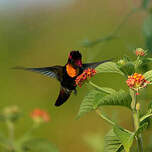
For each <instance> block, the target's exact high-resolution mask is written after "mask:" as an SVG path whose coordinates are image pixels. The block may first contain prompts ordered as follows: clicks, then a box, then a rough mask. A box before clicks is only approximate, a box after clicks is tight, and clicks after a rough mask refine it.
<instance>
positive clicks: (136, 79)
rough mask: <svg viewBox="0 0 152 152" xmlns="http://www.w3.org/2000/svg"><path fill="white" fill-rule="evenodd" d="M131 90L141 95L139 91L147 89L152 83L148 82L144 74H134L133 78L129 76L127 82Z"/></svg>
mask: <svg viewBox="0 0 152 152" xmlns="http://www.w3.org/2000/svg"><path fill="white" fill-rule="evenodd" d="M126 83H127V85H128V87H129V88H131V89H133V90H135V91H136V94H137V95H138V94H139V92H138V91H139V90H140V89H142V88H145V87H146V86H147V85H148V84H149V83H150V82H149V81H147V80H146V79H145V78H144V76H143V75H142V74H138V73H134V74H133V75H131V76H128V80H127V81H126Z"/></svg>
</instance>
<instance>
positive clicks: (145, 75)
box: [143, 70, 152, 81]
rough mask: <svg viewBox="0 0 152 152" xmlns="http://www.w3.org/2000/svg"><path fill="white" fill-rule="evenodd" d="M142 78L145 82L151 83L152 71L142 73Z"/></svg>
mask: <svg viewBox="0 0 152 152" xmlns="http://www.w3.org/2000/svg"><path fill="white" fill-rule="evenodd" d="M143 76H144V77H145V79H146V80H147V81H152V70H150V71H147V72H146V73H144V75H143Z"/></svg>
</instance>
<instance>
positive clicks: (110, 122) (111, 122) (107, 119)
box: [96, 109, 116, 126]
mask: <svg viewBox="0 0 152 152" xmlns="http://www.w3.org/2000/svg"><path fill="white" fill-rule="evenodd" d="M96 113H97V114H98V115H99V116H100V117H101V118H102V119H104V120H106V122H108V123H109V124H110V125H112V126H114V125H116V124H115V123H114V122H113V121H112V120H110V119H109V118H107V117H106V116H105V115H103V114H102V113H101V112H100V110H99V109H97V110H96Z"/></svg>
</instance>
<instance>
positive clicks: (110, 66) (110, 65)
mask: <svg viewBox="0 0 152 152" xmlns="http://www.w3.org/2000/svg"><path fill="white" fill-rule="evenodd" d="M96 71H97V73H105V72H110V73H119V74H121V75H124V73H123V72H122V71H120V70H119V68H118V65H117V64H116V63H114V62H106V63H103V64H100V65H99V66H97V68H96Z"/></svg>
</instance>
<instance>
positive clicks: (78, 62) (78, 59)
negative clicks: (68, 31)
mask: <svg viewBox="0 0 152 152" xmlns="http://www.w3.org/2000/svg"><path fill="white" fill-rule="evenodd" d="M68 63H70V64H72V66H73V67H75V68H77V67H82V55H81V53H80V52H79V51H71V52H70V54H69V58H68Z"/></svg>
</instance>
